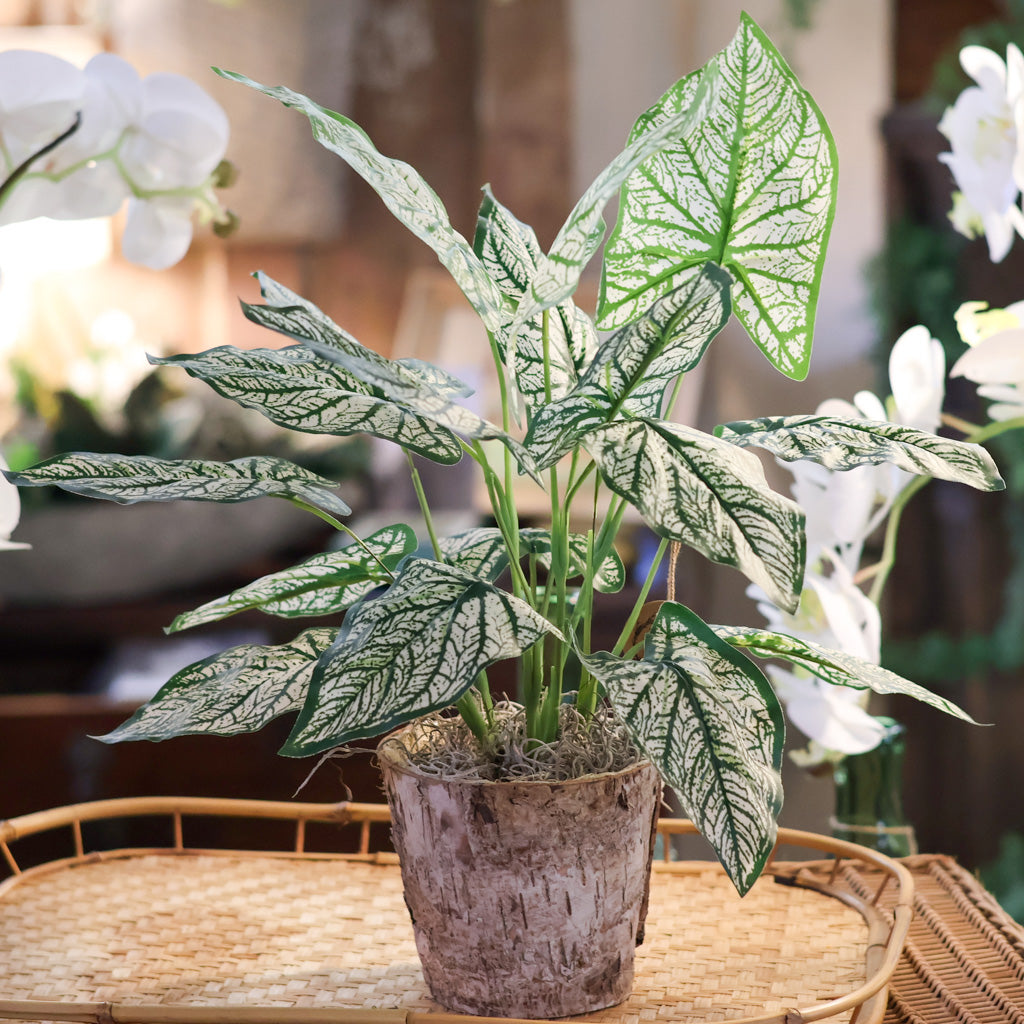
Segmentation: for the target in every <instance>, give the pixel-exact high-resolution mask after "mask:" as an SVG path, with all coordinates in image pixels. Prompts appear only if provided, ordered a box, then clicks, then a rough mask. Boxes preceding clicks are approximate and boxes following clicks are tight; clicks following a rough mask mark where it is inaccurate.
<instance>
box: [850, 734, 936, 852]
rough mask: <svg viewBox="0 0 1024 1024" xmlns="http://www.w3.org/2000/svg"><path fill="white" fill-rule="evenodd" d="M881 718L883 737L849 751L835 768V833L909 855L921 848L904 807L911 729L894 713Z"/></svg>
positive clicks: (861, 843) (884, 849) (873, 846)
mask: <svg viewBox="0 0 1024 1024" xmlns="http://www.w3.org/2000/svg"><path fill="white" fill-rule="evenodd" d="M879 721H880V722H882V723H883V725H884V726H885V734H884V735H883V737H882V741H881V743H879V744H878V746H877V747H875V749H874V750H869V751H867V752H866V753H864V754H849V755H847V756H846V757H844V758H843V760H842V761H840V762H839V764H838V765H836V767H835V769H834V773H833V774H834V779H835V814H834V815H833V817H832V820H831V828H832V835H833V836H835V838H836V839H845V840H846V841H847V842H851V843H858V844H860V845H861V846H867V847H870V848H871V849H873V850H878V851H879V853H884V854H886V855H887V856H889V857H908V856H910V855H911V854H914V853H917V839H916V837H915V835H914V829H913V826H911V825H909V824H908V823H907V820H906V817H905V816H904V813H903V789H902V781H903V750H904V734H905V732H906V730H905V728H904V727H903V726H902V725H901V724H900V723H899V722H897V721H895V720H894V719H892V718H885V717H879Z"/></svg>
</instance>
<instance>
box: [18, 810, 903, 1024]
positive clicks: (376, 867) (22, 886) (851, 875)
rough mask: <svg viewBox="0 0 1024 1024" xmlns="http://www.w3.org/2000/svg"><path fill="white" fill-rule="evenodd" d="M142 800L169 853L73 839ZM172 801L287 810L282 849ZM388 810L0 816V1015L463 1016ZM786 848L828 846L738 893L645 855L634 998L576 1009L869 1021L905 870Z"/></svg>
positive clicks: (278, 1019)
mask: <svg viewBox="0 0 1024 1024" xmlns="http://www.w3.org/2000/svg"><path fill="white" fill-rule="evenodd" d="M242 805H244V806H242ZM154 813H157V814H170V815H171V816H172V820H173V846H172V848H170V849H167V850H129V851H113V852H109V853H95V854H90V853H87V852H86V851H85V849H84V847H83V841H82V822H83V821H90V820H95V819H100V818H107V817H118V816H124V815H133V814H134V815H139V814H154ZM183 814H218V815H220V814H235V815H238V814H240V815H244V816H248V817H253V816H255V817H258V818H287V819H289V820H293V821H294V822H295V826H296V832H295V848H294V850H293V851H291V852H287V853H253V852H247V851H208V850H204V851H194V850H189V849H187V848H186V847H185V844H184V840H183V828H182V816H183ZM386 817H387V812H386V808H380V807H378V806H376V805H352V804H349V805H339V806H338V807H331V806H328V805H313V804H309V805H301V804H295V805H287V804H266V803H259V802H244V801H243V802H223V801H187V800H181V801H178V800H176V799H171V798H152V799H150V800H142V801H134V802H130V801H110V802H106V803H97V804H85V805H80V806H79V807H74V808H59V809H57V810H55V811H49V812H40V813H39V814H37V815H28V816H26V817H24V818H21V819H16V820H15V821H11V822H0V856H3V858H4V859H5V860H6V861H7V862H8V865H9V866H10V868H11V870H12V871H13V872H14V873H15V876H14V877H12V878H10V879H8V880H7V881H6V882H4V883H3V884H2V885H0V1019H7V1018H10V1019H21V1020H39V1019H40V1018H52V1019H60V1020H62V1021H71V1020H80V1021H86V1022H93V1024H112V1022H120V1021H125V1022H141V1024H157V1022H162V1021H174V1022H177V1024H237V1022H240V1021H244V1022H246V1024H282V1022H285V1021H288V1022H291V1024H459V1022H461V1021H467V1020H472V1018H462V1017H459V1016H458V1015H454V1014H446V1013H444V1012H443V1011H440V1010H439V1008H438V1007H436V1006H435V1005H434V1004H433V1003H432V1002H431V1000H430V998H429V996H428V994H427V991H426V988H425V985H424V983H423V980H422V977H421V974H420V970H419V963H418V958H417V955H416V950H415V945H414V942H413V938H412V929H411V926H410V923H409V920H408V913H407V911H406V908H405V905H404V901H403V898H402V891H401V877H400V874H399V871H398V865H397V862H396V858H395V857H394V855H393V854H387V853H382V854H375V853H372V852H371V851H370V849H369V846H370V823H371V822H374V821H377V822H380V821H384V820H386ZM313 820H329V821H336V822H337V821H342V822H347V821H353V822H355V823H356V824H357V825H358V826H359V828H360V829H361V832H360V833H359V834H360V837H361V838H360V851H361V852H360V853H358V854H354V855H344V856H341V855H335V856H330V855H316V854H306V853H305V852H304V842H305V823H306V821H313ZM67 826H70V828H71V831H72V838H73V843H74V856H72V857H70V858H69V859H67V860H65V861H55V862H52V863H49V864H44V865H42V866H41V867H38V868H34V869H32V870H28V871H24V872H22V869H21V867H20V865H19V864H18V863H17V861H16V859H15V856H14V853H13V852H12V847H13V846H14V845H16V843H15V841H17V840H19V839H21V838H23V837H25V836H28V835H32V834H35V833H37V832H41V831H46V830H52V829H55V828H64V827H67ZM661 828H662V829H663V833H664V835H665V837H666V842H665V843H664V844H663V845H664V848H665V849H669V848H670V847H671V843H670V842H668V841H667V840H668V838H669V836H671V835H672V834H674V833H685V832H692V831H693V827H692V825H690V824H689V823H688V822H680V821H673V820H667V821H663V822H662V823H661ZM788 841H789V842H790V843H794V844H796V845H810V846H812V848H815V849H822V850H826V849H832V848H835V851H836V853H837V854H839V855H841V858H842V859H841V860H839V861H828V862H819V863H818V864H817V865H811V866H807V864H806V862H805V863H804V864H803V865H791V866H790V865H785V864H776V865H774V866H773V867H772V868H771V871H772V872H773V873H774V877H772V875H766V876H765V877H764V878H762V879H761V880H760V881H759V882H758V883H757V885H756V886H755V887H754V889H753V890H752V892H751V893H750V894H748V895H747V896H746V897H745V898H744V899H743V900H742V901H741V900H740V898H739V897H738V896H737V895H736V893H735V891H734V890H733V888H732V885H731V883H729V882H728V880H727V879H726V877H725V875H724V873H723V872H722V870H721V869H720V868H719V867H718V866H717V865H715V864H712V863H709V862H694V863H660V864H656V865H655V873H654V877H653V879H652V891H651V910H650V914H649V916H648V924H647V940H646V942H645V944H644V945H643V946H642V947H641V949H640V950H639V955H638V959H637V972H636V981H635V987H634V993H633V995H632V997H631V998H630V999H629V1000H628V1001H627V1002H626V1003H624V1004H622V1005H621V1006H619V1007H614V1008H611V1009H609V1010H605V1011H602V1012H600V1013H597V1014H593V1015H591V1016H589V1017H587V1018H585V1019H586V1020H588V1021H593V1022H595V1024H645V1022H652V1024H654V1022H658V1021H666V1022H669V1021H672V1022H675V1024H691V1022H693V1024H696V1022H705V1021H737V1020H751V1019H756V1020H757V1021H759V1022H771V1024H802V1022H804V1021H811V1020H818V1019H824V1018H826V1017H828V1018H829V1019H830V1020H834V1021H842V1022H847V1021H850V1022H853V1021H856V1022H857V1024H879V1022H880V1021H881V1018H882V1014H883V1012H884V1005H885V1004H884V989H883V990H882V991H881V992H878V989H879V986H884V984H885V980H886V979H887V978H888V976H889V975H890V974H891V972H892V970H893V969H894V968H895V965H896V962H897V959H898V956H899V949H900V946H901V944H902V940H903V937H904V935H905V934H906V924H907V919H908V915H909V901H910V898H911V892H912V883H911V881H910V876H909V874H908V873H907V872H906V871H905V870H904V869H903V868H900V867H897V866H896V865H894V864H893V863H892V862H891V861H887V859H886V858H884V857H880V856H878V855H876V854H869V853H868V852H867V851H859V849H858V848H857V847H853V846H849V845H848V844H841V843H835V842H834V841H831V840H827V839H824V838H823V837H814V836H809V835H805V834H802V833H791V834H789V836H788ZM862 855H863V857H866V858H869V859H870V860H871V861H872V863H871V864H869V863H866V862H864V861H863V860H862V859H860V858H861V856H862ZM851 858H852V859H851ZM794 880H796V881H797V883H798V887H794V885H793V884H792V883H793V881H794ZM779 881H782V882H787V883H789V884H785V885H780V884H777V883H778V882H779ZM891 883H894V884H891ZM808 886H809V887H810V888H808ZM815 888H818V889H821V890H824V891H825V892H828V893H830V894H831V895H832V896H839V898H838V899H835V898H829V896H826V895H823V893H822V892H821V891H815ZM883 895H884V897H885V899H886V900H889V901H890V902H893V903H895V904H896V910H895V919H896V921H897V925H896V927H895V928H893V927H892V925H891V922H892V920H893V915H892V914H887V913H885V912H881V913H880V912H879V911H877V910H875V909H874V908H873V907H872V906H871V904H872V903H873V902H875V901H877V900H878V899H879V898H880V897H881V896H883ZM872 992H878V994H877V995H875V996H872V995H871V993H872ZM837 1000H839V1001H841V1004H837V1003H836V1001H837ZM865 1000H866V1001H865ZM860 1004H862V1005H860ZM44 1006H45V1010H46V1011H47V1012H45V1013H44V1012H42V1011H43V1007H44ZM797 1007H800V1008H801V1011H802V1015H801V1012H797V1010H796V1008H797Z"/></svg>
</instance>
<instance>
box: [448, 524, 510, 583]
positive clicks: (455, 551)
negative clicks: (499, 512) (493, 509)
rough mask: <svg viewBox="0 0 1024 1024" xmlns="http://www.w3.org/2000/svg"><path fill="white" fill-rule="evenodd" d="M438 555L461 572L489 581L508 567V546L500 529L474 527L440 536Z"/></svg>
mask: <svg viewBox="0 0 1024 1024" xmlns="http://www.w3.org/2000/svg"><path fill="white" fill-rule="evenodd" d="M440 543H441V554H442V555H444V557H445V560H446V561H447V562H448V563H449V564H450V565H453V566H455V568H456V569H460V570H462V572H466V573H469V574H470V575H471V576H477V577H479V578H480V579H482V580H487V581H488V582H489V583H493V582H494V581H495V580H496V579H497V578H498V577H499V576H500V575H501V574H502V573H503V572H504V571H505V569H506V568H507V567H508V548H506V547H505V538H504V537H502V535H501V530H499V529H497V528H496V527H493V526H474V527H473V528H472V529H469V530H463V531H462V532H461V533H455V534H452V535H451V536H449V537H442V538H441V541H440Z"/></svg>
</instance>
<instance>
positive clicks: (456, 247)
mask: <svg viewBox="0 0 1024 1024" xmlns="http://www.w3.org/2000/svg"><path fill="white" fill-rule="evenodd" d="M214 70H215V71H216V72H217V74H219V75H220V76H221V77H222V78H227V79H230V80H231V81H235V82H240V83H241V84H242V85H247V86H249V87H250V88H251V89H256V90H257V91H259V92H262V93H263V94H264V95H266V96H270V97H272V98H274V99H276V100H279V101H280V102H281V103H283V104H284V105H285V106H286V107H292V108H293V109H295V110H298V111H299V112H300V113H302V114H305V115H306V117H308V118H309V123H310V127H311V128H312V129H313V138H315V139H316V140H317V142H319V143H320V145H322V146H324V147H325V148H326V149H329V150H331V152H333V153H336V154H337V155H338V156H340V157H341V158H342V159H343V160H344V161H345V162H346V163H347V164H348V165H349V166H350V167H351V168H352V169H353V170H354V171H355V172H356V173H357V174H358V175H359V176H360V177H361V178H363V180H364V181H366V182H367V183H368V184H369V185H370V186H371V187H372V188H373V189H374V191H375V192H376V193H377V194H378V195H379V196H380V198H381V199H382V200H383V202H384V205H385V206H386V207H387V208H388V209H389V210H390V211H391V212H392V213H393V214H394V215H395V217H397V218H398V220H399V221H401V222H402V224H404V225H405V226H406V227H407V228H408V229H409V230H410V231H411V232H412V233H413V234H414V235H416V237H417V238H419V239H421V240H422V241H424V242H426V244H427V245H429V246H430V248H431V249H433V250H434V252H435V253H436V254H437V258H438V259H439V260H440V261H441V263H442V264H443V265H444V267H445V268H446V269H447V270H448V272H449V273H450V274H451V275H452V277H453V278H454V279H455V282H456V284H458V286H459V287H460V288H461V289H462V292H463V294H464V295H465V296H466V298H467V299H469V301H470V304H471V305H472V306H473V308H474V309H475V310H476V311H477V312H478V313H479V314H480V317H481V319H482V320H483V321H484V323H485V324H486V325H487V328H488V330H491V331H495V330H497V329H498V328H499V327H500V325H501V309H502V306H503V301H502V297H501V293H500V292H499V291H498V289H497V287H496V286H495V284H494V282H493V281H492V280H491V278H490V276H489V275H488V273H487V271H486V270H484V268H483V264H482V263H481V262H480V260H479V259H478V258H477V255H476V253H474V252H473V250H472V248H471V247H470V245H469V243H468V242H467V241H466V240H465V239H464V238H463V237H462V235H460V234H459V233H458V232H457V231H456V230H455V229H454V228H453V227H452V226H451V223H450V222H449V220H448V212H447V211H446V210H445V208H444V204H443V203H442V202H441V200H440V199H439V198H438V197H437V193H435V192H434V190H433V189H432V188H431V187H430V186H429V185H428V184H427V183H426V182H425V181H424V180H423V178H422V177H421V176H420V174H419V172H418V171H417V170H416V169H415V168H414V167H411V166H410V165H409V164H407V163H405V162H403V161H401V160H395V159H393V158H391V157H387V156H384V155H383V154H382V153H380V152H378V151H377V149H376V147H375V146H374V145H373V143H372V142H371V141H370V137H369V136H368V135H367V134H366V132H364V131H363V129H362V128H360V127H359V125H357V124H356V123H355V122H354V121H351V120H349V119H348V118H347V117H344V116H343V115H341V114H338V113H335V112H334V111H333V110H327V109H326V108H325V107H321V106H320V105H319V104H317V103H314V102H313V101H312V100H310V99H308V98H307V97H306V96H303V95H302V94H301V93H297V92H293V91H292V90H291V89H286V88H284V87H283V86H266V85H261V84H260V83H259V82H254V81H253V80H252V79H251V78H247V77H246V76H245V75H240V74H237V73H236V72H233V71H224V70H222V69H220V68H214Z"/></svg>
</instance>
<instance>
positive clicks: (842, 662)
mask: <svg viewBox="0 0 1024 1024" xmlns="http://www.w3.org/2000/svg"><path fill="white" fill-rule="evenodd" d="M711 628H712V629H714V631H715V632H716V633H717V634H718V635H719V636H720V637H721V638H722V639H723V640H725V641H726V642H727V643H730V644H732V645H733V646H734V647H739V648H741V649H742V650H745V651H749V652H750V653H751V654H753V655H756V656H757V657H758V658H782V659H784V660H786V661H789V662H791V663H792V664H793V665H796V666H798V667H800V668H804V669H807V671H808V672H810V673H811V674H812V675H814V676H817V677H818V678H819V679H821V680H823V681H824V682H826V683H832V684H834V685H835V686H849V687H852V688H853V689H856V690H873V691H874V692H875V693H882V694H899V695H902V696H905V697H913V698H914V699H915V700H919V701H921V703H922V704H927V705H928V706H929V707H933V708H936V709H938V710H939V711H944V712H945V713H946V714H947V715H952V716H953V717H954V718H960V719H962V720H963V721H965V722H972V723H974V724H975V725H977V723H976V722H975V721H974V719H973V718H972V717H971V716H970V715H969V714H968V713H967V712H966V711H964V710H963V709H962V708H960V707H957V705H956V704H954V703H953V702H952V701H951V700H947V699H946V698H945V697H940V696H939V695H938V694H935V693H932V692H931V690H928V689H925V687H923V686H921V685H919V684H918V683H913V682H911V681H910V680H909V679H904V678H903V676H898V675H896V673H895V672H890V671H889V670H888V669H886V668H882V666H881V665H874V664H872V663H871V662H869V661H862V660H861V659H860V658H855V657H854V656H853V655H852V654H847V653H846V652H845V651H836V650H833V649H832V648H830V647H822V646H821V644H816V643H813V642H812V641H810V640H801V639H799V638H797V637H793V636H789V635H788V634H786V633H773V632H771V631H770V630H766V629H753V628H745V627H743V626H712V627H711Z"/></svg>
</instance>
